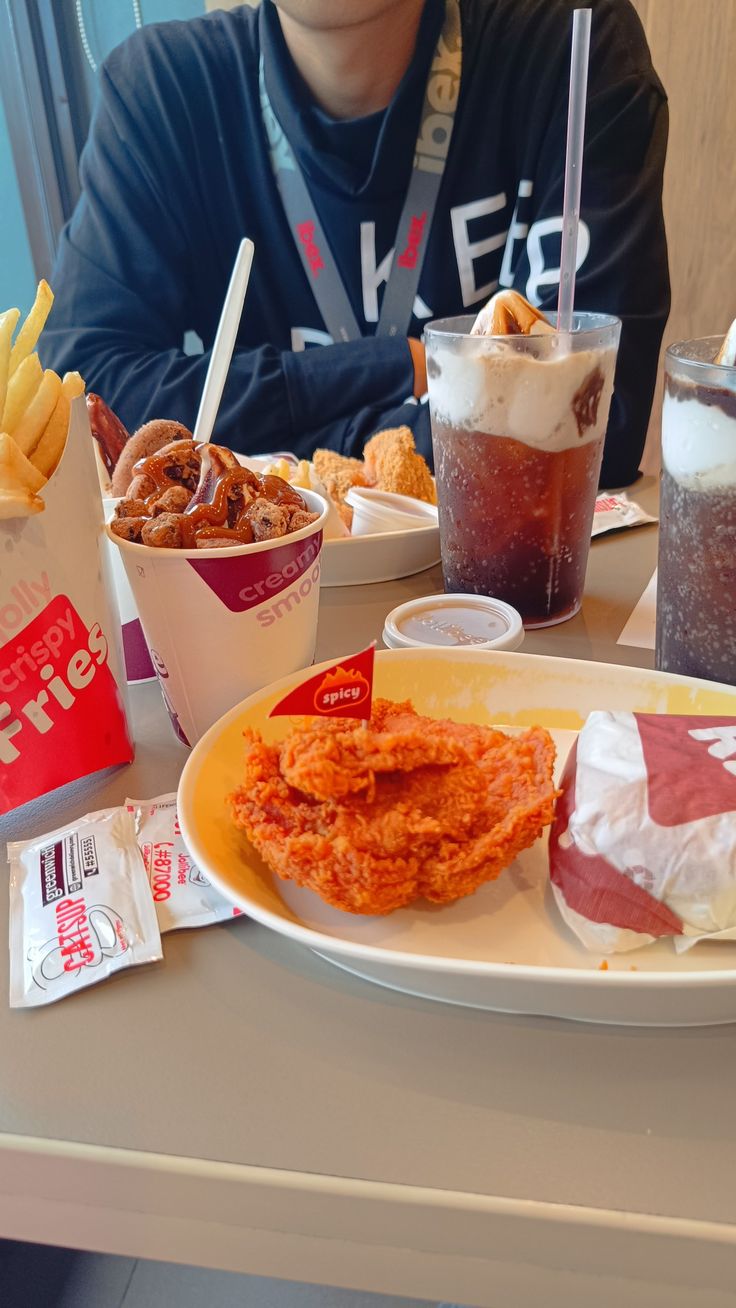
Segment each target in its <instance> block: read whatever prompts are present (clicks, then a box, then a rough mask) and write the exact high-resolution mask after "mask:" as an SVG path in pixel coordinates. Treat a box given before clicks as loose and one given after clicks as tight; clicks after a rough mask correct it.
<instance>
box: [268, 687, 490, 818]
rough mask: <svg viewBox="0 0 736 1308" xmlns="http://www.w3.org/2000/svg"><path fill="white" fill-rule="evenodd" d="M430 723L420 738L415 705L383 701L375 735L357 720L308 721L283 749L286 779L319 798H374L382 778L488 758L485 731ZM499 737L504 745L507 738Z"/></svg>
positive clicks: (374, 721) (375, 717) (281, 757)
mask: <svg viewBox="0 0 736 1308" xmlns="http://www.w3.org/2000/svg"><path fill="white" fill-rule="evenodd" d="M424 724H425V726H424V731H423V732H422V735H421V737H419V736H418V735H417V730H416V726H417V715H416V713H415V712H414V710H413V708H412V706H411V702H410V701H409V700H407V701H406V702H405V703H403V704H395V703H393V702H392V701H390V700H377V701H376V706H375V708H374V710H373V714H372V717H371V730H370V731H366V729H365V726H364V724H363V722H361V721H359V720H356V719H355V718H336V719H334V720H332V721H331V720H330V719H329V718H328V719H327V720H325V719H324V718H305V719H304V722H303V723H302V724H301V725H300V726H298V727H296V729H295V730H294V731H293V732H292V733H291V735H290V736H288V737H287V739H286V740H285V741H283V742H282V743H281V745H280V747H279V767H280V771H281V775H282V777H283V778H284V780H285V781H286V782H287V783H288V785H290V786H294V787H295V788H296V789H297V790H301V791H302V792H303V794H305V795H310V796H311V797H312V798H313V799H340V798H341V797H342V796H343V795H349V794H358V793H359V792H360V791H361V790H362V791H365V793H366V797H367V798H368V799H371V798H373V796H374V795H375V793H376V774H377V773H381V772H412V771H413V770H414V768H416V767H426V766H428V765H429V764H438V763H462V762H467V760H468V758H469V757H475V758H477V757H478V756H479V754H480V753H482V750H483V743H484V742H485V740H486V738H487V735H488V733H487V731H484V730H483V728H480V727H465V726H461V725H460V724H459V723H457V722H442V721H435V720H434V719H433V718H425V719H424ZM496 734H497V736H498V739H499V741H501V740H505V739H506V737H505V736H503V735H502V734H501V732H497V733H496Z"/></svg>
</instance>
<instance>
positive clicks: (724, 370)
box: [656, 323, 736, 685]
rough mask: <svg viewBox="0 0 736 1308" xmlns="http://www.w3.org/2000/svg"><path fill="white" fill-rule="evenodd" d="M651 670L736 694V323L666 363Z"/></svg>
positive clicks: (688, 344) (675, 352) (679, 349)
mask: <svg viewBox="0 0 736 1308" xmlns="http://www.w3.org/2000/svg"><path fill="white" fill-rule="evenodd" d="M656 663H657V667H658V668H661V669H663V670H664V671H665V672H679V673H684V674H685V675H688V676H694V677H705V678H708V679H710V680H713V681H721V682H727V683H728V684H730V685H736V323H735V324H734V326H733V327H732V328H731V329H730V331H729V333H728V334H727V336H726V338H725V340H724V341H722V340H721V338H720V337H706V338H705V339H703V340H698V341H685V342H683V343H681V344H678V345H673V346H671V347H670V348H669V350H668V351H667V355H666V359H665V394H664V404H663V409H662V484H661V500H660V538H659V575H658V581H657V639H656Z"/></svg>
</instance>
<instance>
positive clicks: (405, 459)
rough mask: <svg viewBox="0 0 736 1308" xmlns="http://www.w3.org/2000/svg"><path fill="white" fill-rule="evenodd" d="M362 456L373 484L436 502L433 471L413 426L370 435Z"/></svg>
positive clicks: (392, 428)
mask: <svg viewBox="0 0 736 1308" xmlns="http://www.w3.org/2000/svg"><path fill="white" fill-rule="evenodd" d="M363 458H364V460H365V467H366V472H367V476H368V481H369V483H370V484H371V485H374V486H377V487H378V488H379V489H380V490H382V491H390V492H391V493H392V494H394V495H413V496H414V499H417V500H426V501H427V503H428V504H436V503H437V492H436V491H435V486H434V481H433V480H432V474H431V472H430V471H429V468H428V467H427V463H426V461H425V460H424V459H423V458H422V456H421V454H418V453H417V451H416V447H415V444H414V433H413V432H412V430H411V428H410V427H390V428H387V430H386V431H379V432H377V433H376V435H375V436H371V439H370V440H369V441H368V443H367V445H366V447H365V449H364V450H363Z"/></svg>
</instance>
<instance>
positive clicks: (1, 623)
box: [0, 397, 133, 814]
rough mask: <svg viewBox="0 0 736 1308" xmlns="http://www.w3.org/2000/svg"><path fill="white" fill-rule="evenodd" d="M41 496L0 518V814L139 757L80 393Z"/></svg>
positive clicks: (93, 463)
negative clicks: (27, 509) (16, 514)
mask: <svg viewBox="0 0 736 1308" xmlns="http://www.w3.org/2000/svg"><path fill="white" fill-rule="evenodd" d="M40 495H41V498H42V499H43V500H44V502H45V505H46V508H45V511H44V512H43V513H38V514H35V515H34V516H33V517H30V518H6V519H3V520H2V521H0V814H4V813H8V812H10V811H11V810H12V809H15V808H18V807H19V806H20V805H21V804H26V803H28V801H29V800H32V799H36V798H37V797H38V796H39V795H44V794H46V793H47V792H48V791H51V790H55V789H56V788H57V787H58V786H63V785H66V784H67V783H68V782H71V781H76V780H78V779H79V778H80V777H84V776H89V775H90V774H91V773H94V772H98V771H100V770H102V769H104V768H109V767H113V766H115V765H117V764H121V763H129V762H130V761H131V760H132V758H133V744H132V740H131V737H130V732H129V730H128V724H127V720H126V715H125V705H124V701H123V697H122V694H121V687H122V686H124V684H125V679H124V674H123V672H122V666H123V665H122V656H121V652H120V633H119V624H118V623H117V621H116V619H115V617H114V610H113V607H112V605H111V602H110V594H111V590H110V582H109V560H108V558H107V550H106V546H105V537H104V528H103V515H102V502H101V499H100V492H99V486H98V481H97V472H96V469H95V461H94V453H93V449H92V437H91V435H90V430H89V420H88V417H87V409H86V406H85V402H84V398H83V397H81V398H80V399H77V400H75V401H74V402H73V404H72V411H71V419H70V424H69V435H68V439H67V443H66V448H65V450H64V453H63V455H62V458H61V462H60V463H59V466H58V468H57V469H56V471H55V472H54V473H53V474H52V476H51V478H50V479H49V481H48V482H47V484H46V485H45V486H44V487H43V490H42V491H41V492H40Z"/></svg>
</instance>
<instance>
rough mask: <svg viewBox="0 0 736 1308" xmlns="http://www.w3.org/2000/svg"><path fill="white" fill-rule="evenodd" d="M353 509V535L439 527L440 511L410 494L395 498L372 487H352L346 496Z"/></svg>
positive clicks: (370, 534) (395, 496) (391, 494)
mask: <svg viewBox="0 0 736 1308" xmlns="http://www.w3.org/2000/svg"><path fill="white" fill-rule="evenodd" d="M345 500H346V503H348V504H349V505H350V507H351V509H352V510H353V525H352V527H351V533H352V535H353V536H373V535H375V534H376V533H378V532H385V531H411V530H415V529H416V528H417V527H436V526H437V508H436V506H435V505H434V504H427V502H426V500H415V499H414V498H413V497H412V496H411V495H394V494H393V493H391V492H390V491H381V490H374V489H373V488H372V487H370V486H351V487H350V490H349V491H348V493H347V495H346V496H345Z"/></svg>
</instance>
